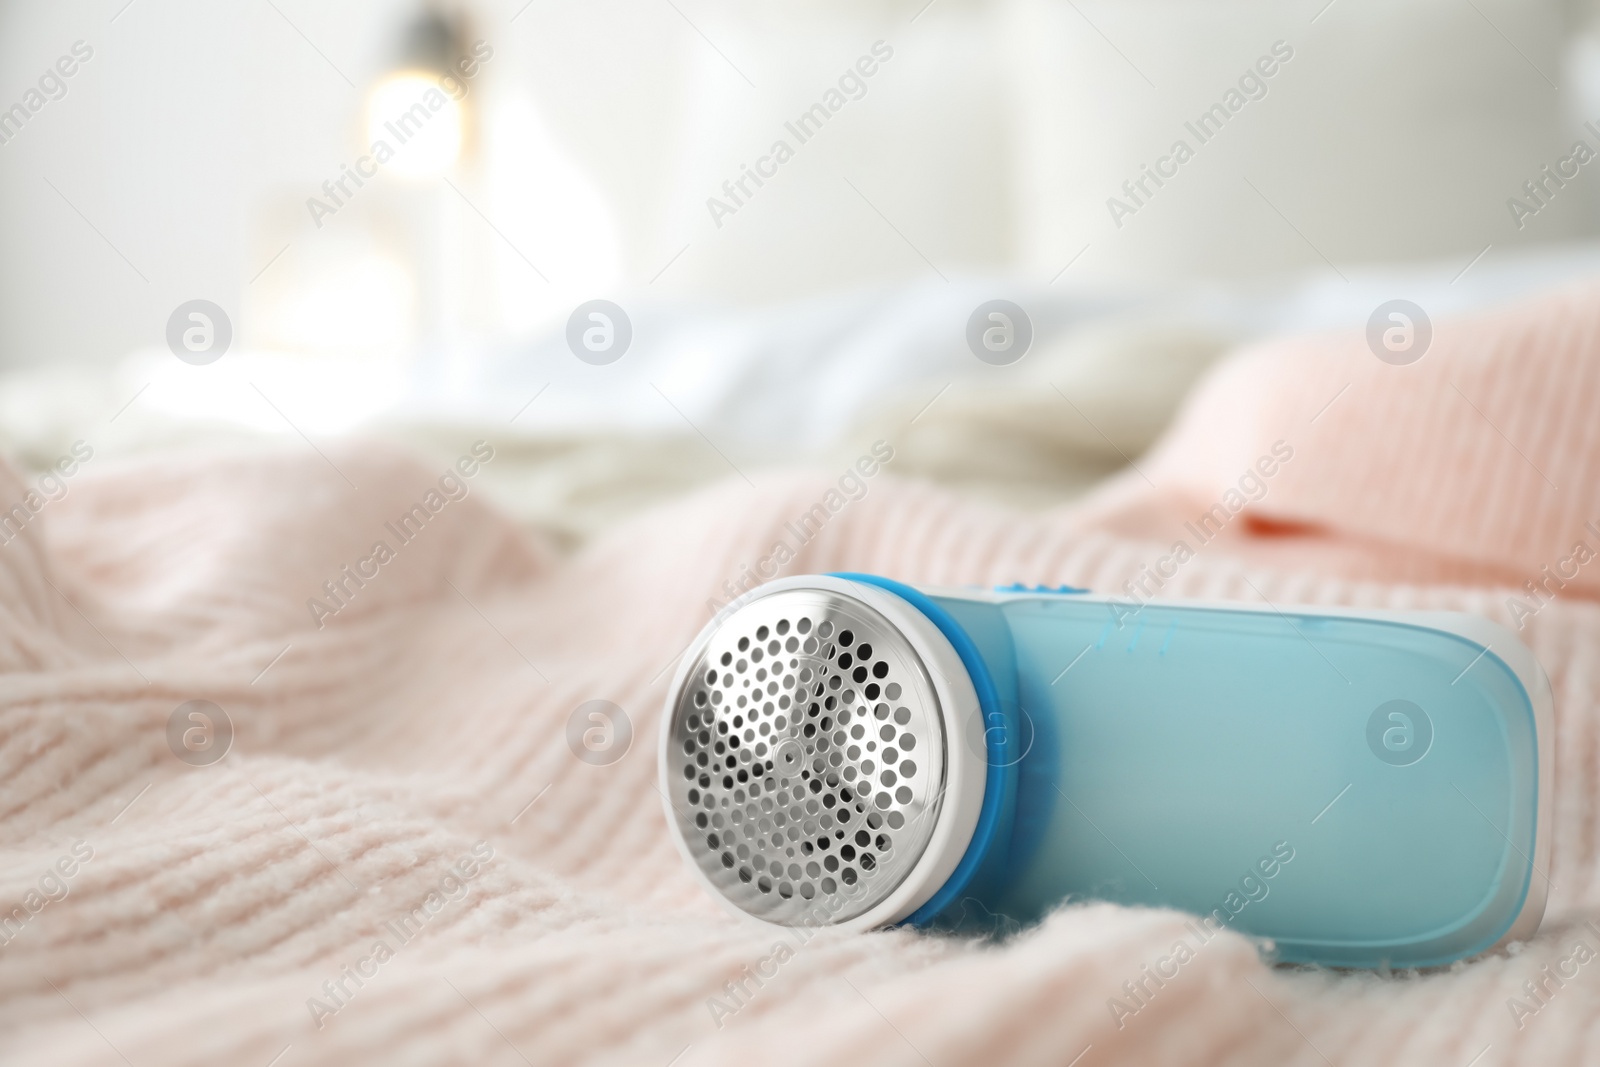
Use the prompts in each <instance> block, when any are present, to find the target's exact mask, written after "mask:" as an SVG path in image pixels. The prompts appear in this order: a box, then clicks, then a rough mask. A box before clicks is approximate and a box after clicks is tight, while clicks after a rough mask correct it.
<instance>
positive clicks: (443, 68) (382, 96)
mask: <svg viewBox="0 0 1600 1067" xmlns="http://www.w3.org/2000/svg"><path fill="white" fill-rule="evenodd" d="M464 44H465V41H464V34H463V33H462V28H461V25H460V23H459V22H456V21H452V20H451V19H450V18H448V17H447V16H445V15H444V14H442V13H441V12H439V11H438V10H436V9H434V8H432V7H428V8H424V9H422V10H421V11H419V12H418V13H417V14H416V15H415V16H413V17H412V18H411V20H410V21H409V22H408V23H407V24H406V26H405V28H404V30H403V32H402V34H401V39H400V47H399V49H398V50H397V54H396V57H395V62H394V63H393V65H392V66H391V67H390V68H389V70H388V71H387V72H386V73H384V74H383V75H382V76H381V77H380V78H379V79H378V80H377V82H376V83H374V85H373V86H372V89H371V91H370V92H369V93H368V95H367V141H368V143H369V144H376V143H377V142H379V141H381V142H383V143H385V144H387V145H388V146H389V147H390V148H391V149H393V150H394V157H393V159H391V160H389V161H388V163H386V164H385V167H384V169H386V170H389V171H391V172H393V173H395V174H397V175H400V176H403V177H410V178H414V179H423V178H435V177H438V176H439V175H441V174H443V173H444V172H445V171H447V170H449V169H450V167H451V166H452V165H454V164H455V162H456V160H457V159H459V158H460V157H461V149H462V145H463V141H464V138H465V133H466V122H467V116H466V106H465V97H463V98H462V99H459V100H458V99H456V96H455V95H454V94H453V93H452V92H451V91H450V90H449V89H448V88H447V85H449V84H455V83H452V82H450V81H448V80H447V78H448V76H449V75H450V74H451V73H452V72H453V69H454V67H455V64H456V62H457V61H458V60H459V59H460V58H461V57H462V55H463V54H464V47H463V46H464Z"/></svg>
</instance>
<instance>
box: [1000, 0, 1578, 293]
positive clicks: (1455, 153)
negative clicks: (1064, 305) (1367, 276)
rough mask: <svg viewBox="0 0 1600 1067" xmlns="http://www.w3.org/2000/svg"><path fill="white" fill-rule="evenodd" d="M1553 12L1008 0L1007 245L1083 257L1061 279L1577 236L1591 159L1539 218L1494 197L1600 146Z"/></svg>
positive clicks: (1346, 261) (1442, 3)
mask: <svg viewBox="0 0 1600 1067" xmlns="http://www.w3.org/2000/svg"><path fill="white" fill-rule="evenodd" d="M1324 4H1326V6H1323V5H1324ZM1319 9H1320V10H1319ZM1563 11H1564V9H1563V8H1562V7H1561V6H1560V5H1559V4H1556V3H1553V2H1551V0H1529V2H1515V3H1514V2H1512V0H1472V2H1470V3H1463V2H1460V0H1334V2H1333V3H1328V2H1327V0H1313V2H1311V3H1300V4H1295V5H1293V6H1292V8H1291V7H1286V6H1285V5H1283V4H1281V3H1279V2H1275V0H1274V2H1268V0H1239V2H1217V0H1205V2H1196V0H1116V2H1108V0H1071V2H1070V3H1069V2H1067V0H1015V2H1014V3H1013V4H1012V5H1011V7H1010V8H1009V9H1008V15H1007V24H1008V27H1009V29H1008V35H1009V38H1010V41H1011V46H1012V48H1013V50H1014V52H1015V55H1016V57H1017V62H1016V63H1015V64H1014V66H1013V68H1012V69H1013V72H1014V78H1013V81H1012V91H1013V100H1014V102H1015V111H1016V114H1017V116H1018V118H1019V122H1020V131H1021V136H1020V144H1019V153H1020V154H1019V165H1018V167H1017V173H1018V176H1019V187H1018V203H1019V215H1020V217H1021V218H1022V220H1023V226H1022V230H1021V241H1022V245H1023V248H1022V258H1023V259H1024V261H1025V262H1026V263H1027V264H1028V265H1029V266H1030V267H1032V268H1033V269H1035V270H1039V271H1047V272H1049V273H1050V274H1051V275H1054V274H1055V273H1056V272H1057V271H1060V270H1061V269H1062V267H1063V266H1065V265H1066V264H1067V263H1068V262H1069V261H1072V260H1073V257H1075V256H1078V255H1079V254H1080V253H1081V259H1079V260H1078V261H1077V262H1075V263H1074V264H1073V266H1072V268H1071V272H1070V273H1069V274H1068V275H1067V277H1068V278H1069V279H1070V278H1084V277H1102V278H1105V277H1116V278H1122V277H1139V278H1143V279H1149V278H1153V277H1154V278H1163V277H1164V278H1193V277H1205V276H1219V275H1220V276H1235V277H1237V276H1249V275H1259V274H1266V273H1270V272H1274V271H1280V270H1284V269H1292V268H1303V267H1316V268H1320V269H1323V270H1327V269H1328V267H1329V266H1330V265H1332V266H1333V267H1334V268H1336V269H1337V268H1346V267H1350V266H1354V265H1356V264H1359V263H1364V262H1376V261H1388V260H1397V259H1414V258H1423V257H1452V258H1455V259H1459V261H1460V263H1461V264H1462V266H1465V265H1466V264H1467V263H1468V262H1469V261H1470V260H1471V259H1472V257H1473V256H1475V255H1477V254H1478V253H1479V252H1480V251H1482V250H1483V249H1484V247H1485V246H1486V245H1490V244H1493V245H1495V246H1500V245H1505V244H1511V243H1515V242H1519V241H1526V240H1551V239H1556V238H1561V237H1570V236H1574V235H1578V234H1580V233H1588V232H1590V230H1591V223H1590V213H1591V205H1592V204H1593V202H1594V198H1595V194H1594V191H1593V190H1594V189H1596V188H1600V175H1595V176H1591V175H1589V174H1588V173H1587V171H1588V169H1589V168H1587V167H1586V168H1584V170H1585V173H1584V174H1583V175H1581V176H1580V177H1578V178H1577V179H1576V180H1571V179H1569V180H1567V181H1566V182H1565V183H1563V184H1562V186H1561V187H1557V186H1556V185H1555V184H1553V183H1548V182H1547V184H1546V189H1547V190H1548V192H1547V194H1546V196H1545V197H1544V200H1545V203H1544V204H1543V205H1542V206H1540V207H1539V210H1538V211H1537V212H1536V213H1534V214H1532V215H1523V217H1521V218H1514V217H1513V213H1512V211H1511V209H1510V208H1509V207H1508V200H1510V199H1512V198H1514V197H1518V198H1521V199H1522V200H1524V201H1527V199H1528V195H1527V193H1526V192H1525V191H1524V189H1523V183H1524V182H1528V181H1538V180H1541V179H1542V178H1543V175H1542V174H1541V167H1543V166H1545V165H1549V166H1551V167H1552V168H1555V167H1557V165H1558V163H1559V162H1560V160H1561V159H1562V158H1563V157H1565V156H1568V155H1569V153H1570V151H1571V148H1572V144H1573V141H1574V139H1575V138H1576V137H1577V136H1579V135H1580V134H1581V136H1583V137H1584V138H1585V139H1586V140H1587V142H1588V144H1589V146H1590V148H1591V149H1593V150H1595V151H1596V152H1600V134H1596V133H1591V132H1589V131H1587V130H1580V129H1576V128H1572V129H1568V128H1566V124H1565V123H1564V121H1563V117H1562V116H1563V103H1562V96H1561V94H1560V92H1559V91H1558V90H1557V89H1556V85H1557V84H1560V83H1561V81H1562V79H1561V56H1562V41H1563V37H1562V34H1563ZM1573 125H1574V126H1576V124H1573ZM1568 166H1569V169H1570V168H1571V167H1572V166H1573V165H1572V164H1569V165H1568ZM1593 169H1594V170H1596V171H1600V165H1597V166H1596V167H1594V168H1593ZM1530 206H1531V205H1530ZM1086 248H1087V250H1085V249H1086Z"/></svg>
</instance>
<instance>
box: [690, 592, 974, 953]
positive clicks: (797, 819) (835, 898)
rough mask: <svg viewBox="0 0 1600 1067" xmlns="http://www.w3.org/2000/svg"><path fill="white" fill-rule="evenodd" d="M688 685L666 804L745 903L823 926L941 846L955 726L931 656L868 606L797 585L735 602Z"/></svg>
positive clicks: (775, 918) (773, 917) (875, 900)
mask: <svg viewBox="0 0 1600 1067" xmlns="http://www.w3.org/2000/svg"><path fill="white" fill-rule="evenodd" d="M681 678H682V681H681V687H680V689H679V690H678V691H677V692H676V694H675V695H674V698H673V701H672V704H671V708H672V713H671V721H670V722H669V724H668V729H667V738H666V742H665V743H666V745H667V748H666V760H665V762H666V771H667V775H666V778H667V784H666V789H667V791H668V794H669V795H668V799H669V801H670V806H671V808H672V811H673V812H674V817H675V821H676V829H677V831H678V833H679V835H680V836H681V838H682V840H683V842H684V844H685V845H686V846H687V849H688V851H689V853H690V855H691V856H692V857H693V859H694V861H695V862H696V863H697V864H698V866H699V868H700V870H701V871H702V872H703V873H704V874H705V876H706V878H707V879H708V880H709V881H710V882H711V883H712V885H713V886H714V887H715V888H716V889H717V891H718V892H720V893H721V894H722V895H723V896H724V897H726V898H727V899H728V900H729V901H730V902H732V903H733V904H735V905H737V906H738V907H739V908H741V909H743V910H744V911H746V912H748V913H750V914H751V915H754V916H756V917H757V918H760V919H764V920H766V921H768V922H773V923H779V924H782V925H786V926H812V925H826V924H830V923H838V922H844V921H846V920H849V919H852V918H855V917H857V916H859V915H862V914H864V913H866V912H867V911H868V910H870V909H871V908H873V907H874V906H875V905H877V904H879V903H881V902H882V901H884V900H885V899H886V898H887V897H888V896H889V895H890V894H891V893H893V892H894V890H895V889H896V887H898V886H899V885H900V884H901V883H902V882H903V881H904V880H905V879H906V876H907V875H908V874H909V873H910V872H911V870H912V868H913V867H914V866H915V865H916V863H917V860H918V859H919V858H920V857H921V856H922V854H923V852H924V850H925V849H926V848H927V845H928V841H929V839H930V837H931V836H932V835H933V832H934V827H935V825H936V824H937V822H938V818H939V807H940V801H941V799H942V797H943V791H944V779H945V767H946V756H945V744H946V739H945V730H944V726H943V721H942V716H941V714H940V707H939V700H938V697H937V695H936V693H935V690H934V687H933V684H932V682H931V680H930V679H929V676H928V671H927V668H926V666H925V665H924V664H923V662H922V660H921V658H920V657H919V656H918V655H917V653H916V651H915V650H914V649H913V647H912V646H911V644H910V642H909V641H907V639H906V637H905V636H904V635H903V634H902V633H901V631H900V630H899V628H898V627H896V626H895V625H894V624H893V623H891V622H890V621H889V620H888V619H886V618H885V617H884V616H883V615H882V614H881V613H879V612H878V611H877V610H875V609H873V608H872V607H870V606H868V605H867V604H866V603H864V602H862V601H860V600H858V599H856V598H854V597H850V596H847V595H844V594H842V593H836V592H833V591H830V590H822V589H786V590H782V591H778V592H774V593H771V594H768V595H766V596H761V597H758V598H756V599H754V600H752V601H750V602H748V603H746V604H744V605H743V606H741V607H739V608H738V609H736V610H735V611H733V612H732V613H731V614H730V615H729V616H728V618H726V619H725V620H723V621H722V623H721V625H720V626H719V627H718V628H717V629H716V630H715V631H714V632H712V634H711V635H710V638H709V640H707V641H706V642H705V643H704V644H703V646H702V647H701V648H700V650H699V653H698V655H697V657H696V659H695V660H694V662H693V663H692V664H691V665H690V667H689V669H688V670H687V671H686V672H685V673H684V674H683V675H681Z"/></svg>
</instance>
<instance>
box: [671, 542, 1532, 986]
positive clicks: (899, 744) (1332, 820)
mask: <svg viewBox="0 0 1600 1067" xmlns="http://www.w3.org/2000/svg"><path fill="white" fill-rule="evenodd" d="M1552 745H1553V737H1552V711H1551V695H1550V686H1549V682H1548V681H1547V680H1546V678H1545V675H1544V672H1543V670H1542V669H1541V668H1540V667H1539V664H1538V663H1537V661H1536V660H1535V659H1534V657H1533V654H1532V653H1531V652H1529V651H1528V649H1527V648H1526V647H1524V646H1523V645H1522V644H1521V643H1520V642H1519V641H1518V640H1517V639H1516V638H1515V637H1514V636H1513V635H1512V634H1511V633H1510V632H1509V631H1507V630H1505V629H1503V628H1502V627H1500V626H1497V625H1495V624H1494V623H1491V622H1488V621H1486V620H1484V619H1480V618H1476V617H1473V616H1469V615H1464V614H1454V613H1448V612H1388V611H1361V610H1348V609H1339V608H1320V607H1319V608H1312V607H1305V606H1295V607H1284V608H1283V609H1281V610H1280V609H1279V608H1277V607H1274V606H1272V605H1270V604H1261V605H1255V604H1233V603H1218V602H1180V601H1171V602H1160V601H1150V602H1147V603H1143V604H1137V603H1130V602H1128V601H1126V600H1124V599H1121V598H1113V597H1106V596H1097V595H1095V594H1092V593H1089V592H1087V591H1085V590H1078V589H1070V588H1066V587H1061V588H1057V589H1045V588H1043V587H1039V588H1035V589H1026V588H1023V587H1022V586H1020V585H1019V586H1011V587H1002V588H998V589H988V588H982V589H980V588H961V589H934V588H925V589H918V588H912V587H910V586H906V585H902V584H900V583H898V582H893V581H889V580H887V579H884V578H879V577H875V576H872V575H865V574H838V575H807V576H801V577H795V578H785V579H781V580H778V581H774V582H770V583H768V584H766V585H763V586H760V587H758V588H756V589H753V590H751V591H750V592H748V593H746V594H745V595H743V596H741V597H740V598H738V599H737V600H735V601H733V602H732V603H730V604H729V605H728V606H727V607H726V608H724V609H723V610H722V611H720V612H719V613H718V615H717V617H716V618H714V619H713V620H712V621H711V622H710V623H709V624H708V625H707V626H706V627H705V628H704V629H703V630H702V631H701V632H700V634H699V636H698V637H697V638H696V639H695V641H694V643H693V644H691V645H690V647H689V648H688V650H687V651H686V652H685V654H684V656H683V659H682V661H681V662H680V664H679V667H678V671H677V674H676V676H675V678H674V680H673V683H672V687H671V689H670V690H669V693H668V698H667V706H666V715H665V725H664V728H663V733H662V741H661V747H660V754H659V759H660V774H661V782H662V791H663V797H664V798H665V801H666V817H667V822H668V825H669V826H671V827H672V828H673V831H674V837H675V838H676V840H677V842H678V845H679V848H680V851H681V852H682V853H683V855H684V857H685V859H686V860H687V861H688V863H689V865H690V867H691V868H692V869H693V870H694V872H695V873H696V874H697V875H698V877H699V879H700V880H701V881H702V882H703V883H704V885H705V886H706V887H707V888H708V889H709V890H710V891H711V893H712V894H713V895H714V896H715V897H717V898H718V899H719V900H721V901H723V902H724V903H725V904H726V905H727V906H728V907H730V908H731V909H733V910H734V911H736V912H738V913H740V914H742V915H745V916H748V917H750V918H753V919H755V920H759V921H761V922H765V923H769V924H775V925H777V926H783V927H796V926H823V925H827V926H840V927H845V928H849V929H868V928H874V927H880V926H887V925H893V924H901V923H905V924H910V925H913V926H921V927H934V928H944V929H953V930H975V931H982V932H989V933H1005V932H1009V931H1011V930H1015V929H1018V928H1020V927H1022V926H1025V925H1026V924H1028V923H1031V922H1033V921H1035V920H1037V919H1039V918H1041V917H1042V916H1043V915H1044V914H1045V913H1046V912H1048V911H1049V910H1050V909H1052V908H1054V907H1057V906H1059V905H1060V904H1062V903H1063V902H1065V901H1069V900H1071V901H1086V900H1106V901H1113V902H1116V903H1119V904H1126V905H1140V906H1150V907H1170V908H1176V909H1180V910H1183V911H1188V912H1191V913H1193V914H1195V915H1197V916H1199V917H1200V921H1201V922H1202V923H1204V924H1205V925H1206V926H1207V927H1208V928H1210V929H1213V930H1216V929H1222V928H1226V929H1232V930H1236V931H1239V932H1241V933H1244V934H1247V935H1249V936H1252V937H1255V938H1257V939H1260V940H1261V941H1262V942H1270V944H1271V951H1272V952H1273V954H1274V955H1275V958H1277V959H1279V960H1281V961H1284V962H1291V963H1308V964H1321V965H1326V966H1335V967H1373V968H1376V967H1385V966H1387V967H1395V968H1401V967H1429V966H1439V965H1443V964H1448V963H1450V962H1452V961H1455V960H1458V959H1463V958H1466V957H1469V956H1473V955H1477V954H1479V953H1481V952H1484V951H1486V950H1488V949H1490V948H1492V947H1494V946H1496V945H1497V944H1501V943H1504V942H1507V941H1511V940H1521V939H1526V938H1527V937H1529V936H1531V935H1532V933H1533V932H1534V930H1536V929H1537V927H1538V924H1539V920H1540V918H1541V917H1542V915H1543V912H1544V902H1545V894H1546V889H1547V886H1548V879H1547V877H1546V875H1547V872H1548V869H1549V853H1550V839H1549V831H1548V824H1549V810H1548V809H1549V803H1550V799H1549V798H1550V776H1551V765H1552V758H1553V757H1552Z"/></svg>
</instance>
